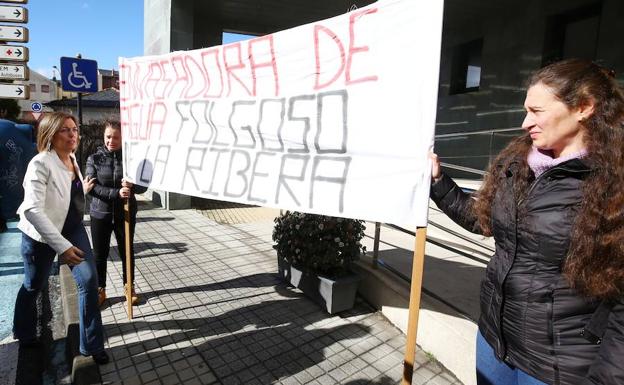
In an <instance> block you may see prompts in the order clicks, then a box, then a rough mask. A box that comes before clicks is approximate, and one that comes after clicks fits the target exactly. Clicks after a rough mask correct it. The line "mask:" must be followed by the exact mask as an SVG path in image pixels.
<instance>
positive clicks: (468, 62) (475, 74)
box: [449, 39, 483, 95]
mask: <svg viewBox="0 0 624 385" xmlns="http://www.w3.org/2000/svg"><path fill="white" fill-rule="evenodd" d="M482 51H483V39H477V40H473V41H469V42H467V43H464V44H460V45H458V46H457V47H455V50H454V52H453V60H452V64H451V71H452V72H451V87H450V89H449V94H451V95H453V94H462V93H465V92H472V91H478V90H479V86H480V85H481V52H482Z"/></svg>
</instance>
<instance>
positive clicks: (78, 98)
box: [76, 54, 84, 171]
mask: <svg viewBox="0 0 624 385" xmlns="http://www.w3.org/2000/svg"><path fill="white" fill-rule="evenodd" d="M76 58H77V59H82V55H81V54H78V55H76ZM76 114H77V115H78V128H79V129H80V130H82V92H78V95H77V96H76ZM82 148H83V147H82V140H81V141H80V142H79V143H78V167H80V170H81V171H84V167H83V165H82Z"/></svg>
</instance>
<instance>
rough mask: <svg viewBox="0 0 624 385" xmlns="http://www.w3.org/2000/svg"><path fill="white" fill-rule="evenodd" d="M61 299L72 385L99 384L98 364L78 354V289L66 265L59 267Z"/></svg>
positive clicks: (100, 379) (66, 353) (100, 377)
mask: <svg viewBox="0 0 624 385" xmlns="http://www.w3.org/2000/svg"><path fill="white" fill-rule="evenodd" d="M59 275H60V281H61V299H62V301H63V321H64V322H65V330H66V331H67V334H66V337H65V338H66V344H65V346H66V349H65V355H66V360H67V363H68V366H69V370H70V372H71V380H72V383H73V384H74V385H83V384H84V385H89V384H101V383H102V376H101V374H100V368H99V366H98V365H97V364H96V363H95V361H93V359H92V358H91V357H84V356H83V355H82V354H80V334H79V329H78V324H79V316H78V289H77V288H76V282H75V281H74V277H73V276H72V273H71V270H70V269H69V266H67V265H61V267H60V273H59Z"/></svg>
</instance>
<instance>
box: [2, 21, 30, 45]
mask: <svg viewBox="0 0 624 385" xmlns="http://www.w3.org/2000/svg"><path fill="white" fill-rule="evenodd" d="M0 40H2V41H19V42H22V43H26V42H27V41H28V28H25V27H16V26H13V25H0Z"/></svg>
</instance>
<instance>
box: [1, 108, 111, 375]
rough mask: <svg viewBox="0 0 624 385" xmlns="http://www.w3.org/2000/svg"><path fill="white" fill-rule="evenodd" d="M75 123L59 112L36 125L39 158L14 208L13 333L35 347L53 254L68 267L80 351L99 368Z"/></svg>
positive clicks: (98, 328)
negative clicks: (19, 266) (19, 274)
mask: <svg viewBox="0 0 624 385" xmlns="http://www.w3.org/2000/svg"><path fill="white" fill-rule="evenodd" d="M78 141H79V131H78V126H77V124H76V119H75V118H74V117H73V116H71V115H69V114H66V113H63V112H53V113H49V114H46V115H45V116H44V117H43V119H42V120H41V123H40V124H39V131H38V134H37V149H38V151H39V154H37V155H36V156H35V157H34V158H33V159H32V160H31V161H30V163H29V164H28V169H27V170H26V176H25V177H24V202H23V203H22V204H21V206H20V207H19V209H18V214H19V215H20V222H19V224H18V228H19V229H20V230H21V231H22V233H23V234H22V247H21V253H22V258H23V260H24V284H23V285H22V287H21V288H20V290H19V292H18V294H17V300H16V303H15V316H14V322H13V333H14V335H15V337H16V338H17V339H18V340H19V341H20V344H21V345H22V346H36V345H38V344H39V341H38V339H37V327H36V326H37V307H36V301H37V296H38V295H39V293H40V292H41V290H42V289H43V288H44V287H45V285H46V284H47V282H48V276H49V275H50V268H51V267H52V263H53V261H54V256H55V255H57V254H58V256H59V261H61V262H64V263H66V264H68V265H69V267H70V268H71V270H72V274H73V276H74V279H75V280H76V284H77V286H78V293H79V299H78V310H79V313H80V314H79V315H80V327H79V330H80V353H81V354H82V355H85V356H92V357H93V359H94V361H95V362H96V363H98V364H105V363H107V362H108V360H109V359H108V355H107V354H106V352H105V351H104V337H103V332H102V319H101V316H100V310H99V308H98V304H97V288H98V282H97V274H96V269H95V261H94V258H93V253H92V251H91V246H90V244H89V238H88V236H87V233H86V231H85V228H84V225H83V223H82V218H83V214H84V212H83V211H84V202H85V194H86V193H87V192H89V191H90V190H91V189H92V188H93V184H94V183H93V180H91V179H90V178H87V179H85V180H84V183H83V180H82V175H81V173H80V168H79V167H78V164H77V163H76V158H75V156H74V151H75V150H76V148H77V147H78Z"/></svg>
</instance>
